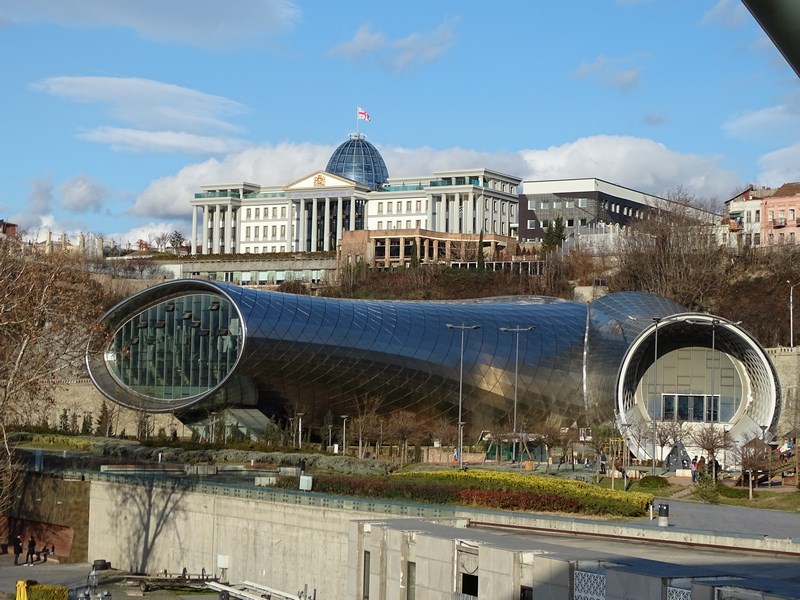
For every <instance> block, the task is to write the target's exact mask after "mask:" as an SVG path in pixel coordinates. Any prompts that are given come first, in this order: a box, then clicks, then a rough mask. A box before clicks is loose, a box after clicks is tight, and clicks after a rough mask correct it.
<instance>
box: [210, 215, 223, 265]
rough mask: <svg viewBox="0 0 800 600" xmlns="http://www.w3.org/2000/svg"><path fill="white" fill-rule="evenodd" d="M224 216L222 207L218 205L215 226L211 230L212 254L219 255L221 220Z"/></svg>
mask: <svg viewBox="0 0 800 600" xmlns="http://www.w3.org/2000/svg"><path fill="white" fill-rule="evenodd" d="M221 214H222V207H221V206H220V205H219V204H217V205H216V206H215V207H214V225H213V227H212V228H211V254H219V219H220V216H221Z"/></svg>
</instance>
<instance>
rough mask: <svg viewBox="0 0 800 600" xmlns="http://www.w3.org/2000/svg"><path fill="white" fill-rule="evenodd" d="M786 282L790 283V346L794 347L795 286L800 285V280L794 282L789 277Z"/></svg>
mask: <svg viewBox="0 0 800 600" xmlns="http://www.w3.org/2000/svg"><path fill="white" fill-rule="evenodd" d="M786 283H788V284H789V347H790V348H794V288H795V287H797V286H798V285H800V281H798V282H797V283H794V284H793V283H792V282H791V281H789V280H788V279H787V280H786Z"/></svg>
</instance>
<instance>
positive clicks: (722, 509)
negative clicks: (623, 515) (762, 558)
mask: <svg viewBox="0 0 800 600" xmlns="http://www.w3.org/2000/svg"><path fill="white" fill-rule="evenodd" d="M659 504H667V505H669V526H670V527H675V528H680V529H691V530H694V531H711V532H715V533H732V534H739V535H763V536H769V537H772V538H776V539H794V540H796V541H797V543H800V514H798V513H796V512H786V511H779V510H766V509H759V508H748V507H744V506H726V505H722V504H705V503H701V502H690V501H686V500H676V499H674V498H657V499H656V500H655V507H656V509H657V508H658V506H659ZM633 523H636V524H639V525H643V526H652V527H658V523H657V519H655V520H650V519H649V518H645V519H638V520H636V521H633Z"/></svg>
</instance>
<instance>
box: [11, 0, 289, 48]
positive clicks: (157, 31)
mask: <svg viewBox="0 0 800 600" xmlns="http://www.w3.org/2000/svg"><path fill="white" fill-rule="evenodd" d="M3 11H4V17H5V18H6V19H9V20H10V21H12V22H18V23H26V22H47V23H56V24H59V25H68V26H73V27H121V28H125V29H130V30H132V31H134V32H136V33H137V34H138V35H140V36H141V37H143V38H147V39H151V40H156V41H160V42H167V43H174V42H180V43H184V44H189V45H193V46H201V47H206V48H211V49H220V50H225V49H228V48H229V47H230V46H229V44H228V43H227V42H228V41H230V40H236V44H235V45H236V46H241V45H246V46H255V45H256V44H257V43H259V42H261V41H263V40H267V39H269V38H270V37H272V36H274V35H276V34H280V33H282V32H284V31H287V30H291V29H292V28H293V27H294V26H295V25H296V24H297V23H298V22H299V21H300V18H301V11H300V9H299V8H298V6H297V3H296V2H295V1H294V0H236V2H219V0H169V2H164V1H163V0H135V1H134V2H113V1H110V0H107V1H102V2H97V1H96V0H58V1H57V2H53V1H52V0H5V1H4V3H3ZM243 31H246V32H247V35H242V32H243Z"/></svg>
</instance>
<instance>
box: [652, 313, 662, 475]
mask: <svg viewBox="0 0 800 600" xmlns="http://www.w3.org/2000/svg"><path fill="white" fill-rule="evenodd" d="M660 321H661V317H653V322H654V323H655V324H656V344H655V351H654V353H653V379H654V381H655V384H654V385H653V392H654V393H655V396H654V397H653V477H655V475H656V444H657V443H658V442H657V440H656V409H657V407H656V399H657V398H658V324H659V322H660Z"/></svg>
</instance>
